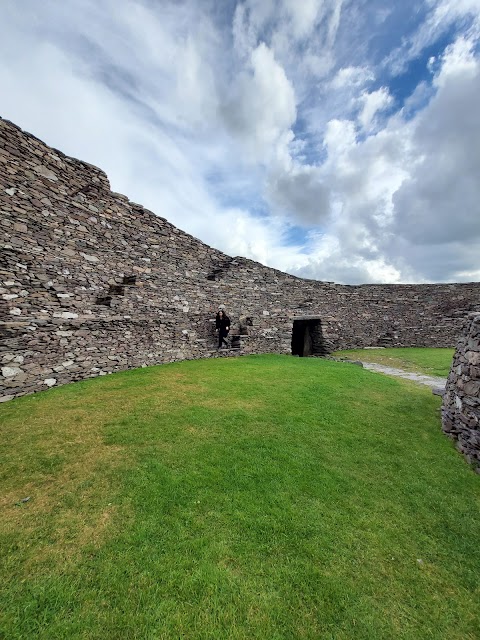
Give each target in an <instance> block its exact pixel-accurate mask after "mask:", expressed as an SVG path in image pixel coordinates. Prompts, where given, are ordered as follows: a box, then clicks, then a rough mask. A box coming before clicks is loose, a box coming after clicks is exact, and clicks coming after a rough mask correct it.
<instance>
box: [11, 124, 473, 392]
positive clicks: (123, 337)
mask: <svg viewBox="0 0 480 640" xmlns="http://www.w3.org/2000/svg"><path fill="white" fill-rule="evenodd" d="M0 206H1V212H2V215H1V217H0V226H1V228H2V232H3V237H4V238H5V244H4V246H3V251H2V254H1V257H0V294H1V303H2V307H1V309H0V312H1V317H0V331H1V341H0V362H1V368H0V400H8V399H11V398H13V397H15V396H18V395H23V394H25V393H32V392H34V391H38V390H42V389H48V388H49V387H52V386H56V385H60V384H64V383H67V382H72V381H74V380H81V379H84V378H89V377H93V376H97V375H104V374H106V373H110V372H113V371H121V370H124V369H129V368H134V367H140V366H144V365H150V364H157V363H162V362H172V361H176V360H182V359H186V358H188V359H192V358H204V357H218V356H219V354H218V352H217V350H216V346H217V344H218V339H217V336H216V333H215V315H216V313H217V311H218V308H219V305H224V307H225V310H226V313H227V315H228V316H229V318H230V320H231V331H230V338H231V343H232V346H233V347H235V348H234V349H230V350H228V351H226V352H222V354H221V357H228V356H230V355H238V354H239V353H242V354H243V353H247V354H248V353H284V354H291V353H296V354H297V355H302V356H305V355H322V354H323V353H325V352H328V351H330V350H332V349H347V348H353V347H363V346H377V345H379V344H384V345H385V344H387V343H388V344H389V345H392V346H432V347H433V346H454V345H455V343H456V341H457V337H458V335H459V334H460V330H461V326H462V322H463V318H464V316H465V314H466V313H467V312H468V311H470V310H480V303H479V300H480V285H479V283H471V284H462V285H400V286H395V285H362V286H355V287H353V286H345V285H337V284H333V283H329V282H318V281H314V280H302V279H300V278H296V277H294V276H291V275H288V274H285V273H282V272H280V271H277V270H275V269H270V268H268V267H265V266H263V265H261V264H259V263H257V262H253V261H252V260H247V259H245V258H241V257H236V258H232V257H230V256H227V255H226V254H224V253H222V252H220V251H217V250H216V249H214V248H212V247H209V246H207V245H205V244H204V243H202V242H200V241H199V240H197V239H196V238H193V237H192V236H190V235H188V234H186V233H184V232H182V231H180V230H179V229H177V228H176V227H174V226H173V225H171V224H170V223H169V222H168V221H167V220H165V219H164V218H161V217H159V216H157V215H155V214H153V213H152V212H151V211H148V210H146V209H144V208H143V207H142V206H141V205H138V204H135V203H133V202H130V201H129V200H128V198H126V197H125V196H122V195H120V194H117V193H113V192H112V191H111V190H110V184H109V181H108V178H107V176H106V175H105V173H104V172H103V171H101V170H100V169H97V168H96V167H93V166H91V165H89V164H86V163H83V162H80V161H79V160H75V159H73V158H69V157H67V156H65V155H64V154H62V153H61V152H60V151H58V150H55V149H52V148H50V147H48V146H47V145H45V144H44V143H43V142H41V141H40V140H38V139H37V138H35V137H33V136H31V135H30V134H27V133H24V132H22V131H21V130H20V129H19V128H18V127H16V126H15V125H13V124H12V123H9V122H7V121H5V120H1V119H0ZM159 213H161V212H159Z"/></svg>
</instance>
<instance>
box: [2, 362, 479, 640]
mask: <svg viewBox="0 0 480 640" xmlns="http://www.w3.org/2000/svg"><path fill="white" fill-rule="evenodd" d="M439 404H440V400H439V398H437V397H434V396H432V395H431V393H430V391H429V390H424V389H423V388H417V387H416V386H414V385H413V384H411V383H409V382H405V381H399V380H395V379H391V378H387V377H384V376H379V375H376V374H373V373H371V372H368V371H364V370H362V369H360V368H358V367H354V366H351V365H348V364H341V363H336V362H331V361H322V360H319V359H316V358H315V359H307V358H291V357H286V356H252V357H245V358H235V359H233V358H228V359H222V360H218V359H215V360H210V361H197V362H184V363H178V364H172V365H165V366H162V367H152V368H149V369H140V370H136V371H130V372H125V373H121V374H116V375H113V376H108V377H105V378H98V379H95V380H90V381H86V382H82V383H77V384H74V385H68V386H65V387H62V388H58V389H54V390H50V391H48V392H45V393H41V394H37V395H35V396H29V397H25V398H22V399H19V400H15V401H12V402H10V403H7V404H4V405H2V406H0V424H1V436H2V437H1V442H0V448H1V450H0V455H1V456H2V463H3V464H2V469H1V476H0V482H1V486H2V502H1V509H2V519H1V522H0V542H1V546H2V556H1V565H0V590H1V606H0V610H1V611H0V637H4V638H8V640H10V639H12V640H14V639H20V638H21V639H24V638H25V639H27V638H28V639H30V638H41V639H45V640H47V639H48V640H52V639H57V638H65V639H67V638H68V639H72V638H78V639H80V638H81V639H82V640H83V639H85V638H98V639H113V638H115V639H117V638H119V639H120V638H122V639H124V638H127V639H128V638H142V639H143V638H148V639H150V638H152V639H153V638H155V639H157V638H165V639H167V638H168V639H169V638H205V639H207V638H208V639H210V638H218V639H222V640H223V639H224V638H238V639H242V640H243V639H245V638H259V639H260V638H261V639H262V640H263V639H269V640H270V639H277V638H278V639H280V638H282V639H283V638H312V639H313V638H315V639H317V638H329V639H331V638H335V639H350V638H365V639H367V638H368V639H369V640H370V639H372V638H379V639H380V638H381V639H384V638H411V639H412V640H413V639H415V640H416V639H418V638H449V639H450V638H458V639H462V640H463V639H465V638H467V639H468V638H471V639H473V638H478V637H479V635H480V616H479V611H478V602H479V598H480V591H479V581H478V576H479V575H480V551H479V546H478V513H479V507H480V477H479V476H476V475H475V474H474V473H472V471H471V470H470V469H469V468H468V466H467V465H466V464H465V463H464V461H463V459H462V458H461V456H460V455H459V454H458V453H457V452H456V451H455V450H454V448H453V446H452V444H451V442H450V441H449V440H448V439H446V438H445V437H444V436H443V435H442V433H441V430H440V421H439V413H438V408H439ZM26 497H29V498H30V500H29V501H27V502H21V500H22V499H23V498H26ZM2 634H3V635H2Z"/></svg>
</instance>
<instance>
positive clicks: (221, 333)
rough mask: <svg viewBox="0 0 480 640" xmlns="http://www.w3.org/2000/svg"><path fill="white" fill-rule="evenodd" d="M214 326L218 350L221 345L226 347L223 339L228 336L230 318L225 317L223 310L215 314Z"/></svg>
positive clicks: (226, 343)
mask: <svg viewBox="0 0 480 640" xmlns="http://www.w3.org/2000/svg"><path fill="white" fill-rule="evenodd" d="M215 326H216V327H217V331H218V348H219V349H221V348H222V344H225V345H226V346H227V347H228V342H227V341H226V340H225V338H226V337H227V336H228V332H229V331H230V318H229V317H228V316H227V314H226V313H225V311H223V309H220V311H219V312H218V313H217V317H216V318H215Z"/></svg>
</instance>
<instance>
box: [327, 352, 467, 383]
mask: <svg viewBox="0 0 480 640" xmlns="http://www.w3.org/2000/svg"><path fill="white" fill-rule="evenodd" d="M453 353H454V349H430V348H425V347H422V348H417V347H412V348H403V347H398V348H392V349H390V348H388V349H349V350H348V351H337V352H335V353H333V354H332V355H334V356H336V357H340V358H349V359H351V360H362V361H363V362H375V363H377V364H383V365H386V366H387V367H394V368H396V369H403V370H404V371H414V372H416V373H426V374H427V375H430V376H439V377H443V378H446V377H447V376H448V373H449V371H450V367H451V365H452V359H453Z"/></svg>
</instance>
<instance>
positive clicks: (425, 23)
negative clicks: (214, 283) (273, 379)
mask: <svg viewBox="0 0 480 640" xmlns="http://www.w3.org/2000/svg"><path fill="white" fill-rule="evenodd" d="M1 12H2V16H1V21H0V115H1V116H2V117H4V118H8V119H10V120H12V121H14V122H15V123H16V124H18V125H19V126H21V127H22V128H24V129H26V130H28V131H30V132H31V133H33V134H35V135H36V136H38V137H39V138H41V139H43V140H44V141H45V142H46V143H47V144H49V145H52V146H54V147H56V148H59V149H61V150H62V151H64V152H65V153H67V154H68V155H72V156H74V157H78V158H80V159H82V160H85V161H87V162H90V163H92V164H95V165H97V166H99V167H101V168H102V169H104V170H105V171H106V172H107V174H108V176H109V178H110V181H111V184H112V189H113V190H114V191H118V192H121V193H124V194H126V195H128V196H129V197H130V199H132V200H134V201H135V202H139V203H141V204H143V205H144V206H146V207H147V208H149V209H151V210H152V211H154V212H155V213H157V214H158V215H160V216H162V217H165V218H167V219H168V220H169V221H170V222H172V223H173V224H175V225H176V226H177V227H179V228H180V229H182V230H184V231H187V232H188V233H190V234H192V235H194V236H196V237H198V238H200V239H201V240H203V241H204V242H206V243H207V244H210V245H212V246H214V247H216V248H218V249H221V250H222V251H225V252H226V253H228V254H229V255H232V256H236V255H241V256H246V257H249V258H252V259H254V260H258V261H259V262H262V263H263V264H266V265H269V266H271V267H275V268H278V269H281V270H283V271H287V272H289V273H293V274H296V275H300V276H303V277H308V278H315V279H319V280H329V281H335V282H343V283H349V284H356V283H363V282H365V283H367V282H392V283H395V282H448V281H457V282H465V281H472V280H479V279H480V115H479V114H480V46H479V43H480V0H402V2H398V1H397V0H237V1H236V0H216V1H214V0H183V1H182V0H175V1H171V2H170V1H168V0H101V1H98V0H61V2H60V1H59V0H41V2H40V1H39V0H22V1H21V2H19V1H18V0H2V9H1Z"/></svg>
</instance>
